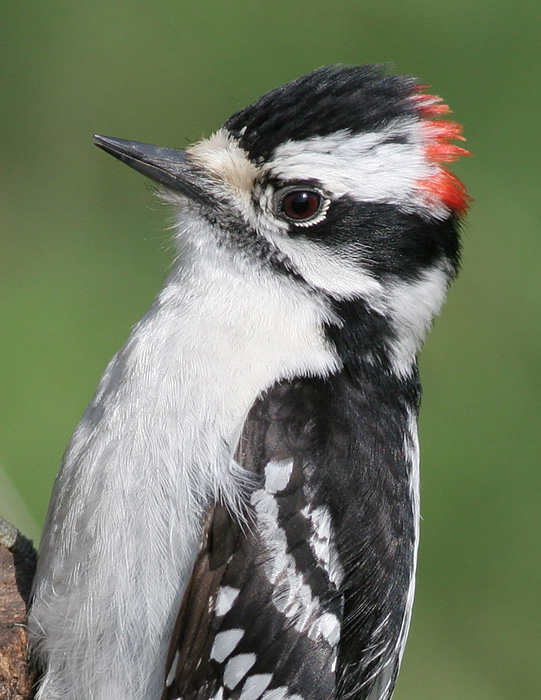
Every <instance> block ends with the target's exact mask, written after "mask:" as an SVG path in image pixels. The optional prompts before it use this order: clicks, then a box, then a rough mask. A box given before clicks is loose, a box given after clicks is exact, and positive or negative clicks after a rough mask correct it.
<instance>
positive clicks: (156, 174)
mask: <svg viewBox="0 0 541 700" xmlns="http://www.w3.org/2000/svg"><path fill="white" fill-rule="evenodd" d="M94 143H95V144H96V146H98V147H99V148H102V149H103V150H104V151H107V153H110V154H111V155H112V156H114V157H115V158H118V160H120V161H122V162H123V163H126V165H129V166H130V167H132V168H134V169H135V170H138V171H139V172H140V173H142V174H143V175H145V176H146V177H148V178H150V179H151V180H154V181H155V182H159V183H160V184H161V185H165V186H166V187H169V188H170V189H172V190H177V191H178V192H181V193H182V194H184V195H186V196H187V197H190V198H191V199H196V200H199V201H201V202H205V203H208V202H209V193H208V188H207V189H206V188H205V182H204V180H203V178H202V177H201V176H200V175H198V174H197V173H196V172H195V171H194V169H193V168H191V167H190V164H189V162H188V156H187V155H186V153H184V151H175V150H174V149H172V148H162V147H160V146H151V145H150V144H148V143H138V142H137V141H126V140H125V139H115V138H110V137H109V136H98V135H96V136H94Z"/></svg>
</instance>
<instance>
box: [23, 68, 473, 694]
mask: <svg viewBox="0 0 541 700" xmlns="http://www.w3.org/2000/svg"><path fill="white" fill-rule="evenodd" d="M448 111H449V110H448V108H447V107H446V106H445V105H443V104H442V103H441V101H440V99H439V98H437V97H434V96H431V95H428V94H426V93H425V92H424V91H423V88H421V87H419V86H418V85H417V84H416V81H415V80H414V79H412V78H410V77H404V76H390V75H386V74H385V72H384V71H383V70H382V69H381V68H380V67H378V66H360V67H345V66H332V67H325V68H320V69H318V70H315V71H313V72H312V73H309V74H308V75H305V76H303V77H301V78H299V79H297V80H294V81H293V82H291V83H288V84H286V85H283V86H281V87H278V88H276V89H274V90H272V91H271V92H269V93H268V94H266V95H264V96H263V97H261V98H260V99H259V100H257V101H256V102H255V103H254V104H252V105H251V106H249V107H246V108H245V109H242V110H240V111H239V112H237V113H236V114H234V115H233V116H232V117H231V118H230V119H229V120H228V121H227V122H226V123H225V125H224V126H223V127H222V128H221V129H219V130H218V131H217V132H216V133H215V134H214V135H213V136H211V137H210V138H209V139H206V140H203V141H201V142H199V143H196V144H195V145H193V146H191V147H189V148H188V149H187V150H186V151H184V152H181V151H176V150H171V149H168V148H158V147H155V146H150V145H147V144H142V143H137V142H133V141H125V140H121V139H116V138H107V137H103V136H97V137H96V144H97V145H98V146H99V147H100V148H102V149H103V150H105V151H107V152H108V153H111V154H112V155H114V156H115V157H116V158H118V159H120V160H121V161H123V162H124V163H127V164H128V165H130V166H131V167H133V168H135V169H136V170H138V171H139V172H141V173H143V174H144V175H146V176H148V177H149V178H151V179H152V180H154V181H156V182H158V183H160V185H161V186H162V187H161V190H162V196H163V197H164V198H165V199H166V200H167V202H169V203H170V204H172V205H173V207H175V212H176V232H175V240H176V244H177V248H178V255H177V257H176V260H175V264H174V268H173V271H172V273H171V274H170V276H169V278H168V279H167V281H166V283H165V286H164V287H163V289H162V291H161V292H160V293H159V294H158V296H157V298H156V300H155V302H154V304H153V305H152V306H151V308H150V310H149V311H148V313H147V314H146V315H145V316H144V318H143V319H142V320H141V321H140V322H139V323H138V324H137V325H136V326H135V328H134V330H133V332H132V334H131V335H130V337H129V339H128V341H127V343H126V345H125V346H124V347H123V348H122V349H121V350H120V351H119V352H118V354H117V355H116V356H115V357H114V358H113V360H112V361H111V363H110V364H109V366H108V367H107V369H106V370H105V373H104V375H103V377H102V379H101V381H100V383H99V385H98V388H97V391H96V394H95V395H94V398H93V399H92V401H91V402H90V405H89V407H88V408H87V410H86V412H85V414H84V416H83V418H82V420H81V423H80V424H79V426H78V428H77V429H76V431H75V433H74V435H73V438H72V439H71V442H70V444H69V446H68V448H67V451H66V454H65V456H64V460H63V464H62V468H61V470H60V473H59V475H58V477H57V479H56V483H55V486H54V491H53V495H52V500H51V504H50V508H49V513H48V517H47V522H46V525H45V531H44V534H43V540H42V543H41V550H40V557H39V566H38V571H37V575H36V580H35V585H34V591H33V603H32V607H31V610H30V613H29V620H28V625H29V630H30V635H31V640H32V648H33V653H34V658H35V659H36V660H37V662H38V664H39V666H40V667H41V669H42V678H41V683H40V689H39V691H38V696H37V697H38V699H39V700H160V698H162V699H163V700H174V699H175V698H180V699H181V700H211V699H212V700H227V699H228V698H231V699H234V700H329V698H334V699H335V700H340V699H343V700H345V699H346V698H348V699H349V698H351V699H355V700H387V699H388V698H390V696H391V694H392V691H393V687H394V683H395V680H396V676H397V672H398V668H399V665H400V660H401V657H402V652H403V649H404V643H405V640H406V636H407V632H408V627H409V622H410V615H411V609H412V602H413V592H414V576H415V565H416V551H417V542H418V536H419V534H418V533H419V472H418V460H419V454H418V444H417V428H416V424H417V412H418V407H419V394H420V386H419V379H418V375H417V364H416V355H417V352H418V351H419V349H420V346H421V344H422V343H423V341H424V338H425V334H426V332H427V329H428V328H429V326H430V324H431V322H432V320H433V318H434V316H435V315H436V314H437V313H438V312H439V310H440V307H441V305H442V302H443V300H444V297H445V294H446V290H447V287H448V284H449V282H450V280H452V278H453V277H454V275H455V274H456V271H457V266H458V258H459V239H458V222H459V220H460V217H461V215H462V214H463V213H464V212H465V209H466V206H467V195H466V193H465V190H464V188H463V186H462V185H461V183H460V182H459V181H458V180H457V179H456V177H455V176H453V175H452V174H451V173H450V172H449V171H448V170H447V169H446V168H445V167H444V165H443V163H446V162H449V161H452V160H455V159H456V158H457V157H458V156H460V155H463V154H466V151H464V149H462V148H459V147H458V146H456V145H453V144H452V143H451V141H450V140H451V139H457V138H461V137H460V127H459V126H458V125H457V124H455V123H454V122H451V121H447V120H445V119H439V117H441V116H442V115H444V114H445V113H447V112H448Z"/></svg>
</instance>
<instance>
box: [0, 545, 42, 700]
mask: <svg viewBox="0 0 541 700" xmlns="http://www.w3.org/2000/svg"><path fill="white" fill-rule="evenodd" d="M35 568H36V554H35V551H34V549H33V547H32V543H31V542H30V541H29V540H26V539H25V538H24V537H21V536H20V535H19V536H18V539H17V542H15V544H14V545H13V546H12V547H10V549H8V548H7V547H4V546H2V545H0V700H31V698H32V697H33V680H34V678H33V676H34V674H33V672H32V670H31V668H30V665H29V663H28V661H27V653H26V627H25V618H26V606H27V604H28V600H29V596H30V588H31V586H32V579H33V577H34V571H35Z"/></svg>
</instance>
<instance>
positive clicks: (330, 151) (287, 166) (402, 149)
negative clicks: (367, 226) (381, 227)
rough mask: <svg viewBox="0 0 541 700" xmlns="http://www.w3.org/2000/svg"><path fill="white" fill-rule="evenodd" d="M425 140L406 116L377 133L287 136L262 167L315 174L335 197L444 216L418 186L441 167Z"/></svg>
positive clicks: (282, 173) (280, 173)
mask: <svg viewBox="0 0 541 700" xmlns="http://www.w3.org/2000/svg"><path fill="white" fill-rule="evenodd" d="M426 145H427V144H426V137H425V135H424V134H423V126H422V123H421V121H420V120H419V119H418V118H417V117H405V118H402V119H399V120H396V121H394V122H393V123H392V124H389V126H387V127H385V128H383V129H379V130H378V131H375V132H368V133H361V134H356V135H352V134H350V133H348V132H346V131H342V132H335V133H333V134H328V135H326V136H313V137H311V138H309V139H306V140H305V141H288V142H287V143H284V144H281V145H280V146H278V147H277V148H276V149H275V151H274V154H273V158H272V161H271V162H270V163H269V164H268V165H267V167H266V170H267V172H268V173H269V174H270V175H272V176H274V177H278V178H282V179H285V180H296V179H298V180H306V179H308V180H310V179H313V178H314V177H315V178H316V179H317V180H318V181H319V182H321V184H322V185H323V186H324V187H325V188H326V189H327V190H329V192H331V193H332V194H334V196H335V197H341V196H343V195H346V194H347V195H349V196H351V197H352V198H354V199H356V200H357V201H362V202H377V203H389V204H396V205H399V206H401V207H403V208H405V209H407V210H410V211H424V212H429V213H430V214H431V215H432V216H434V215H438V214H440V215H443V214H444V213H447V208H446V207H445V206H444V205H443V204H441V203H437V202H434V201H433V200H429V199H427V198H426V197H425V196H424V194H423V192H422V190H421V188H420V187H419V185H418V183H419V182H420V181H423V180H428V179H430V178H433V177H434V176H435V174H436V173H437V172H438V169H439V167H440V166H439V165H438V164H437V163H435V162H433V161H431V160H430V159H428V158H427V156H426V153H425V147H426ZM440 208H441V210H442V211H441V212H440V211H439V209H440ZM436 210H438V211H436Z"/></svg>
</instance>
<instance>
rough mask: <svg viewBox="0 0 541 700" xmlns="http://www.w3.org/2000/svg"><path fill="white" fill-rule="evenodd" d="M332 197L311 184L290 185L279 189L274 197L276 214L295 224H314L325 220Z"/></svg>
mask: <svg viewBox="0 0 541 700" xmlns="http://www.w3.org/2000/svg"><path fill="white" fill-rule="evenodd" d="M330 203H331V201H330V199H329V198H328V197H326V196H325V195H324V194H323V193H322V192H321V191H320V190H318V189H316V188H315V187H312V186H309V185H302V183H299V184H298V185H288V186H287V187H282V188H280V189H278V190H277V191H276V192H275V194H274V197H273V208H274V211H275V216H277V217H278V218H280V219H282V220H283V221H287V222H288V223H290V224H293V225H294V226H302V227H308V226H314V225H315V224H317V223H319V222H320V221H323V219H324V218H325V216H326V215H327V210H328V208H329V206H330Z"/></svg>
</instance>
